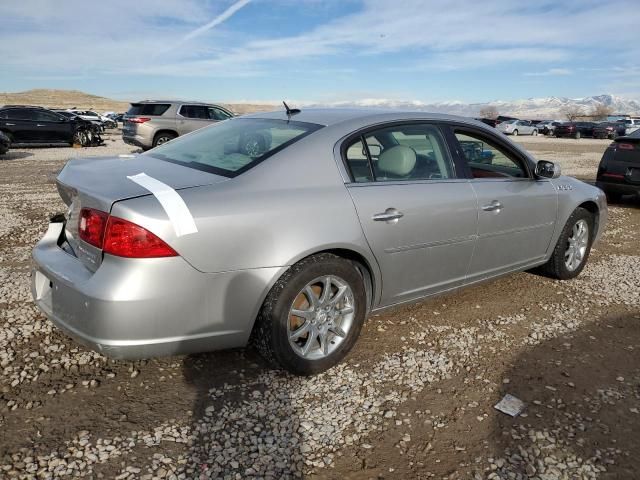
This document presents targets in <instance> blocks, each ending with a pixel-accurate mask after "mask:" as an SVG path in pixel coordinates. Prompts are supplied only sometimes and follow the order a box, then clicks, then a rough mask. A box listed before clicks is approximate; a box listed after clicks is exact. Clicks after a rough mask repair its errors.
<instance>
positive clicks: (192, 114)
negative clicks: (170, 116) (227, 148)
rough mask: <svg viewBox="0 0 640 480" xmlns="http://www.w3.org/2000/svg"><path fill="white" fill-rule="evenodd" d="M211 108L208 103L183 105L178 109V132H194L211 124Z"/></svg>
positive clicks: (181, 133) (182, 133)
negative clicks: (209, 108)
mask: <svg viewBox="0 0 640 480" xmlns="http://www.w3.org/2000/svg"><path fill="white" fill-rule="evenodd" d="M211 123H212V121H211V120H210V119H209V110H208V108H207V106H206V105H182V106H181V107H180V109H179V110H178V121H177V124H178V133H179V134H180V135H184V134H185V133H189V132H193V131H194V130H198V129H199V128H202V127H206V126H207V125H210V124H211Z"/></svg>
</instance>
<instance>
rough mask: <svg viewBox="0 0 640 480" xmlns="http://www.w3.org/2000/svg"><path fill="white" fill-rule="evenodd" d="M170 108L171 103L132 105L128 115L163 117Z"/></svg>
mask: <svg viewBox="0 0 640 480" xmlns="http://www.w3.org/2000/svg"><path fill="white" fill-rule="evenodd" d="M170 106H171V104H169V103H132V104H131V108H130V109H129V110H128V111H127V115H162V114H164V112H166V111H167V110H169V107H170Z"/></svg>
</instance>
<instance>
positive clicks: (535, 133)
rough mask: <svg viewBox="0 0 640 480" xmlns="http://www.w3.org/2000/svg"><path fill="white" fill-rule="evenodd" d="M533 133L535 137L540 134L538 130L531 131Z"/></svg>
mask: <svg viewBox="0 0 640 480" xmlns="http://www.w3.org/2000/svg"><path fill="white" fill-rule="evenodd" d="M531 135H533V136H534V137H537V136H538V130H535V129H534V130H533V132H531Z"/></svg>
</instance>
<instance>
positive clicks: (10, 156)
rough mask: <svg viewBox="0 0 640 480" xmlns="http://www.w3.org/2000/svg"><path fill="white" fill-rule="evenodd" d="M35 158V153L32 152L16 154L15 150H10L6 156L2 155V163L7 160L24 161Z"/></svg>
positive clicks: (0, 156) (0, 157)
mask: <svg viewBox="0 0 640 480" xmlns="http://www.w3.org/2000/svg"><path fill="white" fill-rule="evenodd" d="M29 157H33V153H31V152H16V151H14V150H9V151H8V152H7V153H5V154H4V155H0V162H2V161H5V160H22V159H23V158H29Z"/></svg>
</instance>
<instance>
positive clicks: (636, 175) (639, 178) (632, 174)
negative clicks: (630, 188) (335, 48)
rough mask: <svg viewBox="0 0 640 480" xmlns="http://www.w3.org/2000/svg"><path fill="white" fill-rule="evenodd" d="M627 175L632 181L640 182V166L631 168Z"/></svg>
mask: <svg viewBox="0 0 640 480" xmlns="http://www.w3.org/2000/svg"><path fill="white" fill-rule="evenodd" d="M627 177H628V178H629V180H630V181H632V182H634V183H635V182H640V168H629V170H628V171H627Z"/></svg>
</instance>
